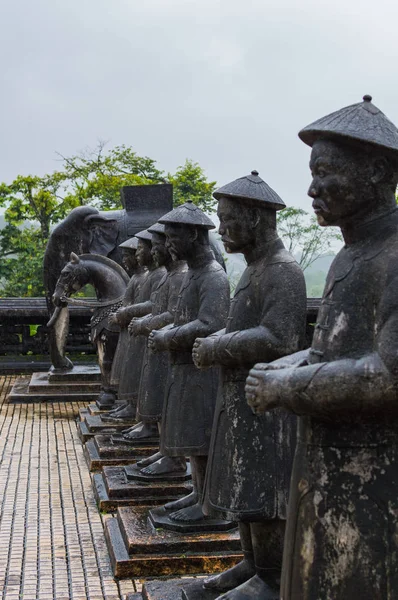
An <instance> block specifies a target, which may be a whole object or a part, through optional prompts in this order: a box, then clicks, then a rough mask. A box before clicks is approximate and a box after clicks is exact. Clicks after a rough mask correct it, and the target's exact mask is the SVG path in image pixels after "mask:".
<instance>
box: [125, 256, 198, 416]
mask: <svg viewBox="0 0 398 600" xmlns="http://www.w3.org/2000/svg"><path fill="white" fill-rule="evenodd" d="M187 270H188V267H187V264H186V263H185V262H183V261H176V262H172V263H171V268H170V270H169V271H167V273H166V274H165V275H164V276H163V278H162V280H161V282H160V283H159V285H158V287H157V288H156V290H155V291H154V292H153V294H152V296H151V302H152V313H151V314H150V315H148V316H147V317H145V319H144V322H143V324H142V327H143V328H145V330H146V334H147V335H149V334H150V333H151V331H152V330H154V329H160V328H161V327H164V326H165V325H169V324H170V323H172V322H173V321H174V317H175V311H176V307H177V300H178V293H179V291H180V288H181V284H182V280H183V278H184V277H185V273H186V272H187ZM169 362H170V361H169V356H168V353H167V352H152V350H151V349H150V348H148V346H146V348H145V356H144V360H143V365H142V371H141V381H140V389H139V393H138V406H137V410H138V414H139V419H140V420H143V421H155V422H157V421H160V419H161V418H162V410H163V400H164V394H165V389H166V382H167V375H168V370H169Z"/></svg>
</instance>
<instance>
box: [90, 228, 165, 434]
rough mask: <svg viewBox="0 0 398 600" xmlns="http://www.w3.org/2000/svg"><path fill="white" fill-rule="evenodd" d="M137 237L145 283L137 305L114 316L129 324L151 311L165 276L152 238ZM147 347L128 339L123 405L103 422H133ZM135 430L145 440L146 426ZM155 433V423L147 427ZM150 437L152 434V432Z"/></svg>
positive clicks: (138, 337) (140, 338) (142, 338)
mask: <svg viewBox="0 0 398 600" xmlns="http://www.w3.org/2000/svg"><path fill="white" fill-rule="evenodd" d="M135 237H136V238H138V247H137V252H136V256H137V261H138V263H139V264H140V266H141V267H146V268H147V269H148V271H147V275H146V277H145V280H144V281H143V282H142V284H141V287H140V290H139V292H138V294H137V298H136V303H135V304H132V305H130V306H125V307H123V308H120V309H119V310H118V311H117V313H116V319H117V321H118V322H123V323H130V321H131V319H132V318H133V317H142V316H145V315H147V314H149V313H150V312H151V310H152V303H151V299H150V298H151V294H152V292H153V291H154V290H155V289H156V288H157V286H158V284H159V282H160V280H161V279H162V277H163V275H164V274H165V273H166V269H165V268H164V266H162V265H161V266H158V265H157V264H156V262H155V261H154V258H153V256H152V253H151V249H152V244H151V239H152V235H151V234H150V233H149V232H148V230H144V231H140V232H139V233H136V235H135ZM145 346H146V337H145V336H143V335H133V336H131V337H130V340H129V345H128V348H127V352H126V356H125V360H124V363H123V367H122V370H121V374H120V383H119V392H118V397H119V400H121V401H122V402H124V403H125V405H124V406H123V405H122V406H121V407H118V408H117V409H115V410H114V411H111V412H110V413H109V414H108V415H103V416H102V419H103V420H104V421H116V422H120V421H123V420H125V421H131V420H134V418H135V416H136V412H137V397H138V391H139V384H140V378H141V369H142V361H143V358H144V352H145ZM138 429H139V430H140V431H141V433H142V435H143V436H144V437H147V435H146V430H147V427H146V425H145V424H139V427H138ZM150 429H151V430H152V432H153V431H154V432H155V433H156V434H157V427H156V424H155V425H154V426H152V428H150ZM152 435H153V433H152Z"/></svg>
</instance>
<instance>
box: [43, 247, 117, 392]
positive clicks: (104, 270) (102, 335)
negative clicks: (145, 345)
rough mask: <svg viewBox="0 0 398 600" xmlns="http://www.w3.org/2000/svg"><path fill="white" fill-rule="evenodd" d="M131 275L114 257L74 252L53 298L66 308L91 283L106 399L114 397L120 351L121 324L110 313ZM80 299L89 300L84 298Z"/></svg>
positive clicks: (92, 334) (93, 329) (92, 332)
mask: <svg viewBox="0 0 398 600" xmlns="http://www.w3.org/2000/svg"><path fill="white" fill-rule="evenodd" d="M128 281H129V277H128V275H127V273H126V271H125V270H124V269H123V268H122V267H121V266H120V265H118V264H117V263H116V262H115V261H114V260H111V259H109V258H107V257H106V256H100V255H98V254H82V255H80V256H77V255H76V254H74V252H72V253H71V255H70V262H68V263H67V264H66V265H65V267H64V268H63V269H62V271H61V274H60V276H59V279H58V282H57V284H56V286H55V290H54V294H53V297H52V300H53V303H54V306H56V307H63V306H65V301H66V300H67V299H68V298H69V296H71V294H73V293H75V292H77V291H79V290H80V289H82V288H83V287H84V286H85V285H87V284H91V285H92V286H93V287H94V289H95V293H96V296H97V300H98V302H97V304H96V307H97V308H96V309H95V311H94V314H93V316H92V317H91V321H90V328H91V330H90V337H91V341H92V343H93V344H94V345H95V346H96V348H97V354H98V361H99V366H100V370H101V393H100V397H99V398H100V400H99V402H101V400H102V398H109V397H110V396H112V387H111V383H110V378H111V369H112V363H113V357H114V354H115V351H116V347H117V343H118V338H119V331H120V330H119V326H118V325H115V324H113V323H111V322H110V321H109V315H110V314H111V312H112V311H114V310H116V308H117V307H118V306H120V304H121V302H122V300H123V297H124V295H125V292H126V287H127V284H128ZM77 302H82V303H83V304H84V303H85V302H84V300H80V301H79V300H77Z"/></svg>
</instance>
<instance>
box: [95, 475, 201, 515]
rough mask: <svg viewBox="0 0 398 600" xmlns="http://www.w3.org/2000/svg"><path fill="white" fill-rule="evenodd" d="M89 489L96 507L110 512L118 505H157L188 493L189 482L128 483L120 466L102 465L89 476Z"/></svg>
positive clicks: (190, 488)
mask: <svg viewBox="0 0 398 600" xmlns="http://www.w3.org/2000/svg"><path fill="white" fill-rule="evenodd" d="M93 489H94V496H95V498H96V501H97V504H98V507H99V509H100V510H101V511H104V512H114V511H115V510H116V509H117V508H118V507H122V506H158V505H159V504H160V505H163V504H166V502H171V501H172V500H177V498H181V497H182V496H186V495H187V494H190V493H191V491H192V485H191V482H190V481H182V482H174V481H169V482H167V481H166V482H154V483H152V484H148V483H140V482H129V481H128V480H127V478H126V475H125V470H124V469H123V467H104V468H103V469H102V472H101V473H96V474H95V475H94V476H93Z"/></svg>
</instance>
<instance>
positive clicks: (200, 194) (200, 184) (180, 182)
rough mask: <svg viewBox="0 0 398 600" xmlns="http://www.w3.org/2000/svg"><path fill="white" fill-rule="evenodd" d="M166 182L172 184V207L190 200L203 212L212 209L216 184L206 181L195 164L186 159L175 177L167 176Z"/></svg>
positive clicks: (203, 173)
mask: <svg viewBox="0 0 398 600" xmlns="http://www.w3.org/2000/svg"><path fill="white" fill-rule="evenodd" d="M167 182H168V183H172V184H173V202H174V206H178V205H179V204H184V202H186V201H187V200H192V201H193V202H194V203H195V204H197V205H198V206H199V207H200V208H201V209H202V210H204V211H205V212H210V211H211V210H212V209H214V206H215V200H214V198H213V192H214V190H215V189H216V182H215V181H207V178H206V175H205V172H204V171H203V169H202V167H201V166H200V165H199V164H198V163H197V162H193V161H192V160H189V159H187V160H186V161H185V163H184V165H182V166H181V167H178V169H177V171H176V173H175V175H171V174H170V173H169V174H168V176H167Z"/></svg>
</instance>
